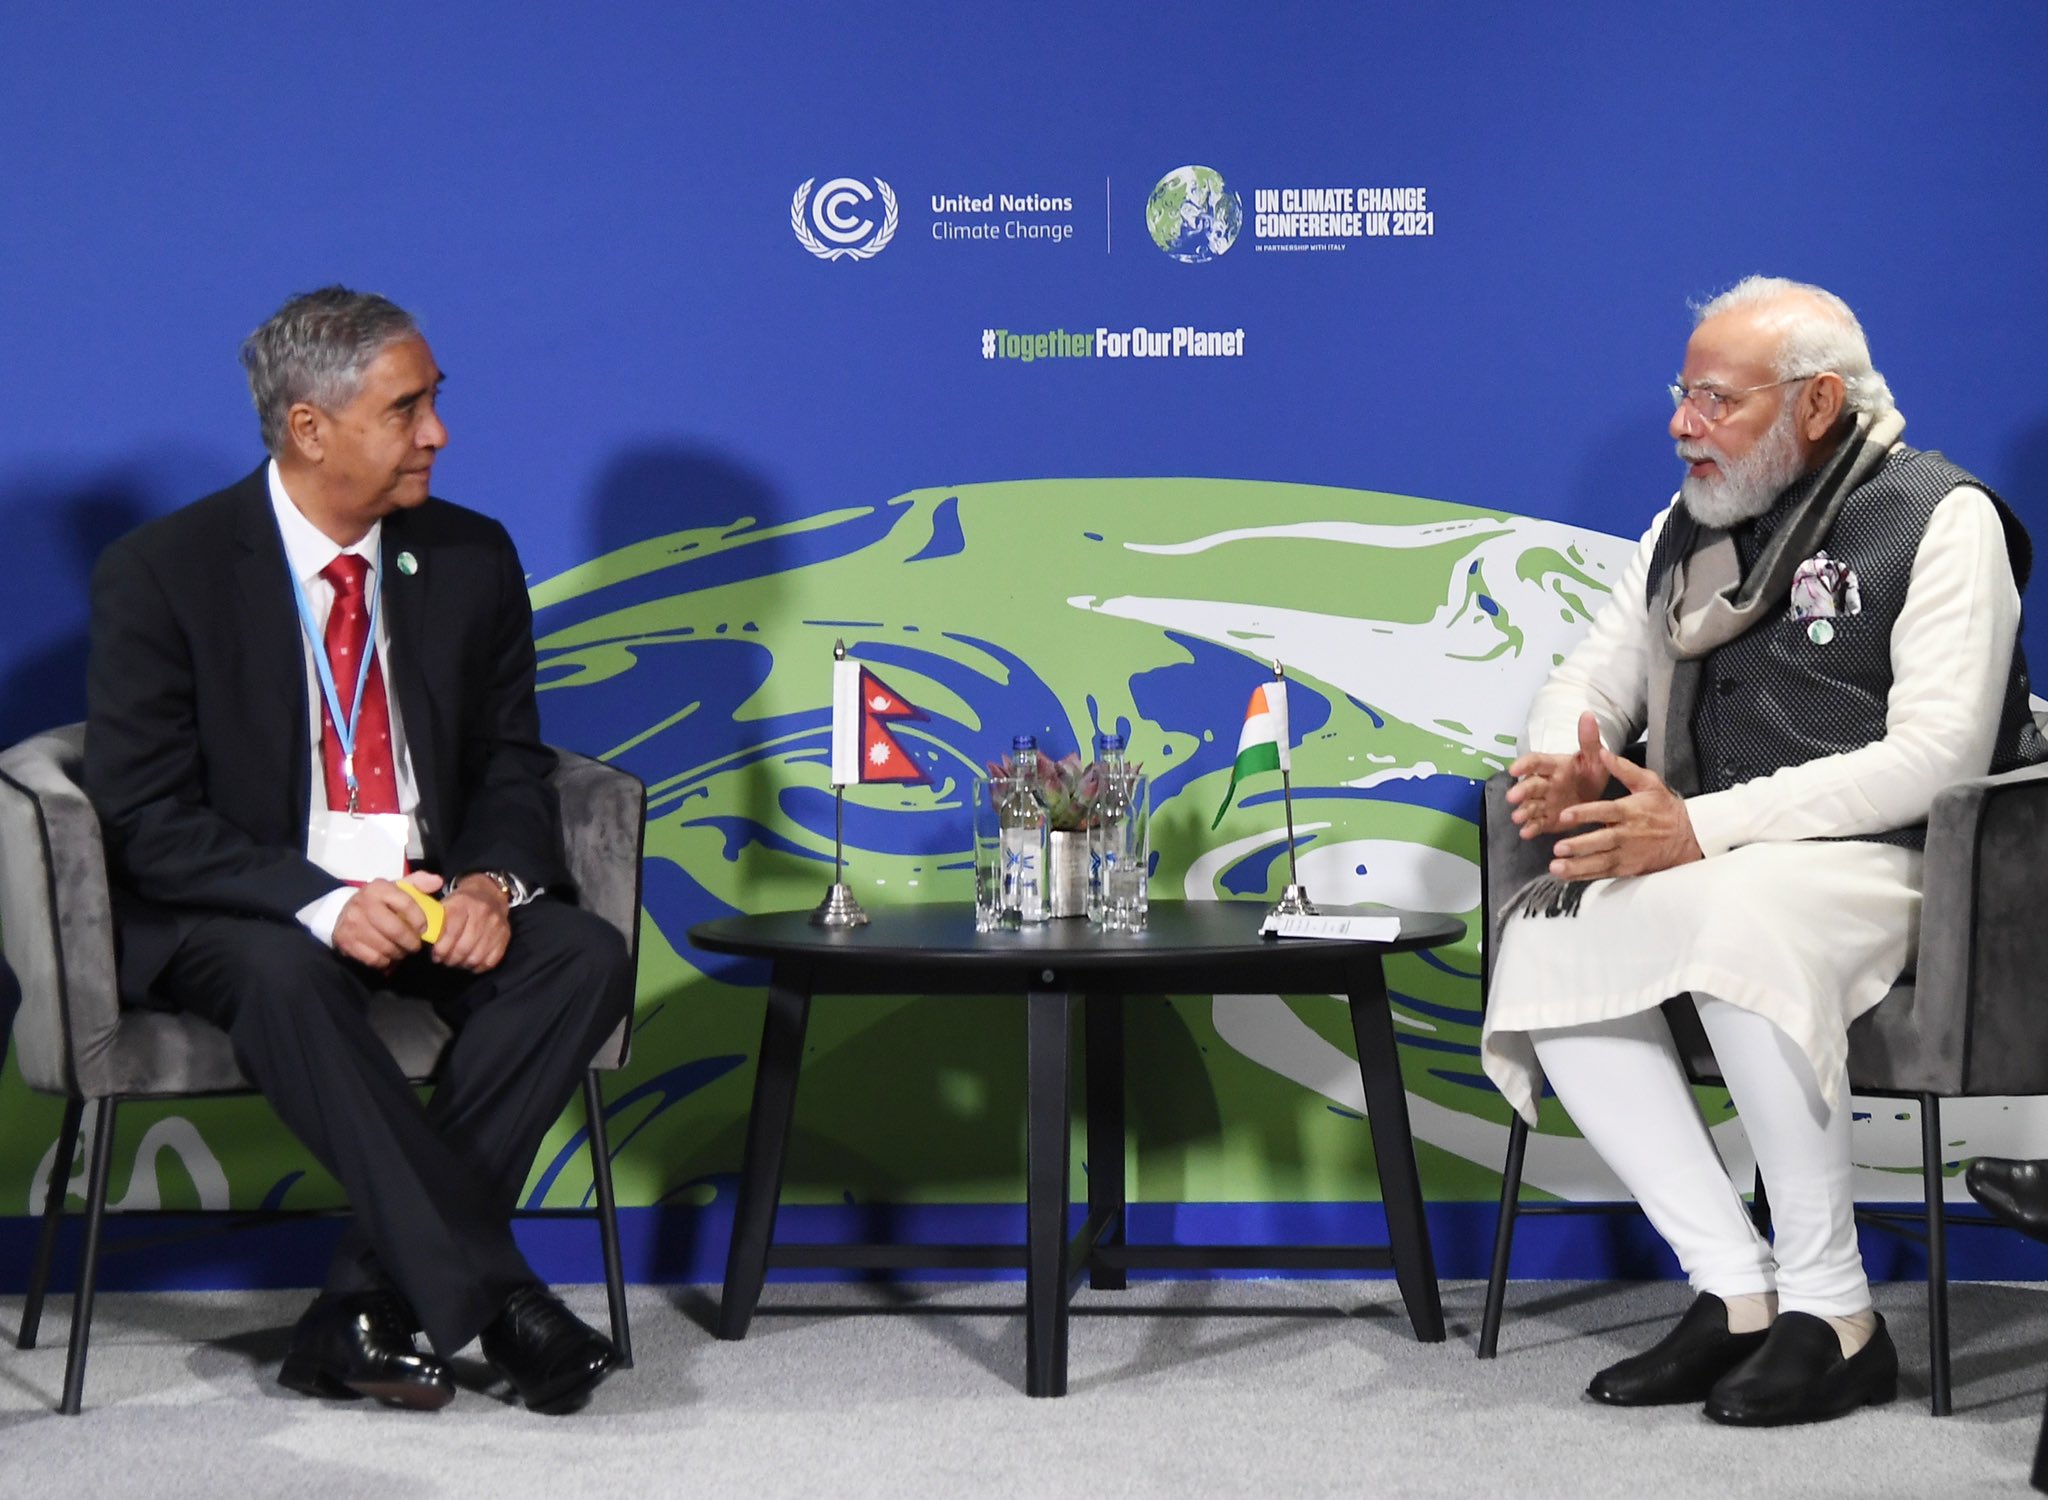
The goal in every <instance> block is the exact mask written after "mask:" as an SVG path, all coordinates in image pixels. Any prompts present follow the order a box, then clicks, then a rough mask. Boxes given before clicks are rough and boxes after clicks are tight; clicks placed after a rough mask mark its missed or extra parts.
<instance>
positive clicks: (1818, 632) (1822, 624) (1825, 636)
mask: <svg viewBox="0 0 2048 1500" xmlns="http://www.w3.org/2000/svg"><path fill="white" fill-rule="evenodd" d="M399 566H400V567H404V566H405V564H404V562H403V561H401V562H400V563H399ZM1806 638H1807V639H1808V640H1809V641H1812V642H1813V643H1814V645H1816V646H1825V645H1826V644H1827V643H1828V642H1829V641H1831V640H1833V639H1834V638H1835V627H1834V626H1833V625H1831V624H1829V623H1828V622H1827V621H1826V620H1815V621H1814V622H1813V623H1812V624H1811V625H1809V626H1807V627H1806Z"/></svg>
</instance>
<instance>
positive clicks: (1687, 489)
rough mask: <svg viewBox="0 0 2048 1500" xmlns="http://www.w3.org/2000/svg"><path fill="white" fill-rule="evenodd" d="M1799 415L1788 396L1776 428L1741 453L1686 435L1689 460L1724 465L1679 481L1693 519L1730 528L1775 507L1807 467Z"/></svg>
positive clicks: (1682, 447) (1681, 449) (1682, 448)
mask: <svg viewBox="0 0 2048 1500" xmlns="http://www.w3.org/2000/svg"><path fill="white" fill-rule="evenodd" d="M1796 418H1797V408H1796V405H1795V403H1793V402H1790V401H1787V402H1786V403H1785V409H1784V410H1783V411H1782V412H1780V413H1779V414H1778V420H1777V421H1775V422H1773V423H1772V424H1771V430H1770V431H1769V432H1766V433H1765V434H1764V435H1763V437H1762V438H1760V439H1758V441H1757V445H1756V446H1755V447H1754V448H1752V449H1750V450H1749V452H1748V453H1746V454H1744V455H1743V456H1742V457H1741V458H1738V459H1733V460H1730V459H1727V458H1724V457H1723V456H1722V454H1721V450H1720V449H1718V448H1716V447H1715V446H1714V445H1713V444H1712V443H1708V442H1689V441H1681V442H1680V443H1679V444H1678V456H1679V457H1680V458H1682V459H1685V460H1686V461H1687V462H1695V461H1697V460H1699V459H1703V458H1710V459H1712V460H1713V461H1714V462H1715V463H1716V464H1718V465H1719V466H1720V472H1719V473H1718V474H1715V475H1713V476H1711V477H1709V478H1704V479H1695V478H1694V477H1693V476H1692V475H1690V474H1688V475H1686V476H1685V479H1684V481H1683V482H1682V483H1680V485H1679V486H1678V496H1679V498H1680V499H1681V500H1683V501H1684V502H1685V508H1686V509H1687V510H1689V511H1691V512H1692V514H1693V519H1694V520H1696V521H1698V522H1699V523H1700V524H1701V525H1702V526H1712V527H1714V528H1716V529H1717V530H1721V531H1726V530H1727V529H1728V528H1729V527H1731V526H1734V525H1737V524H1739V523H1740V522H1743V521H1747V520H1749V519H1750V518H1751V517H1753V516H1760V515H1762V514H1763V513H1764V512H1765V511H1767V510H1769V509H1770V508H1771V504H1772V502H1773V501H1775V500H1776V499H1777V498H1778V496H1779V495H1781V494H1783V493H1784V490H1785V486H1786V485H1788V484H1790V483H1791V482H1792V481H1793V480H1795V479H1797V478H1798V477H1799V475H1800V472H1801V469H1800V458H1799V438H1798V434H1797V433H1796V432H1794V430H1793V424H1794V422H1795V420H1796Z"/></svg>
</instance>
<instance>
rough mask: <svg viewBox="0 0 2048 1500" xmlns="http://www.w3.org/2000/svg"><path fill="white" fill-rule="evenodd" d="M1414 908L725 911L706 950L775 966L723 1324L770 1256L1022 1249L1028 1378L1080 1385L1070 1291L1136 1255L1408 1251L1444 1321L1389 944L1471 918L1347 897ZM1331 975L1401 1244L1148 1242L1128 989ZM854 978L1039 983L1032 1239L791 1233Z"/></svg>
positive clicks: (969, 991) (935, 1257)
mask: <svg viewBox="0 0 2048 1500" xmlns="http://www.w3.org/2000/svg"><path fill="white" fill-rule="evenodd" d="M1343 910H1345V911H1348V912H1352V913H1356V914H1359V915H1374V916H1390V917H1396V918H1398V919H1399V920H1400V923H1401V931H1400V936H1399V937H1397V938H1394V939H1392V940H1391V941H1386V942H1364V941H1327V940H1317V939H1279V938H1266V937H1261V936H1260V935H1259V926H1260V923H1261V922H1262V920H1263V919H1264V916H1265V909H1264V907H1262V906H1259V905H1254V904H1252V903H1249V902H1208V901H1190V902H1178V901H1175V902H1155V903H1153V905H1152V908H1151V913H1150V918H1149V924H1148V926H1147V928H1146V930H1145V931H1144V932H1141V933H1105V932H1099V931H1096V930H1095V929H1093V928H1091V927H1090V926H1089V925H1088V924H1087V923H1086V922H1084V921H1076V920H1072V919H1067V920H1062V921H1052V922H1046V923H1043V924H1041V925H1039V926H1035V927H1028V928H1024V929H1022V930H1019V931H1014V932H976V931H975V930H974V916H973V911H972V909H971V908H970V907H967V906H965V905H933V906H910V907H897V908H885V909H882V910H879V911H875V912H873V913H871V914H870V916H871V920H870V922H869V924H868V925H867V926H865V927H856V928H849V929H841V930H828V929H825V928H820V927H815V926H813V925H811V921H810V914H809V913H808V912H774V913H769V914H765V915H760V916H746V917H726V918H722V919H720V920H718V921H714V922H703V923H699V924H698V925H697V926H695V927H693V928H691V929H690V942H691V943H692V944H693V945H694V946H696V947H698V948H701V949H703V950H705V951H706V952H709V953H725V954H734V955H738V956H742V957H748V958H765V959H767V960H769V961H770V963H771V965H772V972H771V978H770V981H769V986H768V1007H767V1015H766V1018H765V1020H764V1022H763V1024H762V1028H761V1055H760V1059H759V1065H758V1067H757V1070H756V1072H755V1075H754V1099H753V1106H752V1110H751V1112H750V1114H749V1116H748V1121H747V1143H746V1150H745V1156H744V1159H743V1161H742V1163H741V1168H740V1181H739V1191H738V1200H737V1203H736V1205H735V1211H734V1218H733V1237H732V1248H731V1250H730V1252H729V1254H728V1256H727V1259H726V1269H725V1288H724V1295H723V1300H722V1303H721V1306H720V1311H719V1325H718V1332H719V1336H720V1337H721V1338H728V1339H737V1338H743V1337H745V1335H746V1331H747V1327H748V1324H749V1323H750V1322H751V1321H752V1319H753V1315H754V1308H755V1306H756V1304H757V1303H758V1302H759V1300H760V1296H761V1288H762V1284H763V1283H764V1281H765V1280H766V1277H767V1272H768V1268H769V1266H771V1265H781V1266H845V1267H862V1268H902V1267H912V1266H922V1267H930V1266H1001V1265H1008V1266H1015V1265H1018V1264H1019V1263H1020V1262H1021V1264H1022V1265H1023V1266H1024V1288H1025V1290H1024V1302H1025V1315H1026V1335H1025V1367H1026V1368H1025V1390H1026V1391H1027V1392H1028V1393H1029V1394H1031V1395H1034V1396H1058V1395H1063V1394H1065V1392H1066V1386H1067V1303H1068V1299H1069V1297H1070V1295H1071V1292H1072V1288H1073V1285H1074V1282H1075V1281H1076V1280H1077V1279H1078V1277H1079V1276H1080V1275H1082V1274H1084V1273H1085V1274H1086V1275H1087V1276H1088V1277H1089V1278H1090V1284H1091V1285H1092V1286H1095V1287H1098V1288H1108V1289H1112V1290H1114V1289H1117V1288H1121V1287H1122V1286H1123V1285H1124V1282H1125V1273H1126V1272H1127V1271H1128V1270H1131V1269H1133V1268H1144V1269H1173V1270H1203V1269H1231V1268H1272V1269H1317V1270H1349V1269H1359V1270H1366V1269H1383V1268H1385V1267H1387V1266H1389V1265H1391V1266H1392V1268H1393V1271H1394V1276H1395V1279H1396V1280H1397V1282H1398V1283H1399V1285H1400V1288H1401V1299H1402V1302H1403V1303H1404V1304H1405V1306H1406V1308H1407V1311H1408V1318H1409V1322H1410V1323H1411V1324H1412V1325H1413V1327H1414V1329H1415V1336H1416V1337H1417V1338H1418V1339H1421V1340H1424V1341H1436V1340H1441V1339H1442V1338H1443V1336H1444V1319H1443V1307H1442V1304H1441V1302H1440V1301H1439V1299H1438V1295H1437V1284H1436V1269H1435V1260H1434V1258H1433V1256H1432V1255H1431V1253H1430V1247H1429V1229H1428V1225H1427V1223H1426V1222H1425V1220H1424V1218H1423V1211H1422V1191H1421V1186H1420V1183H1419V1181H1418V1180H1417V1177H1416V1171H1415V1149H1414V1143H1413V1140H1412V1139H1411V1137H1410V1135H1409V1127H1408V1096H1407V1092H1406V1090H1405V1088H1404V1087H1403V1085H1402V1082H1401V1068H1400V1060H1399V1058H1398V1056H1397V1054H1396V1052H1395V1043H1394V1026H1393V1017H1392V1014H1391V1013H1390V1012H1389V1010H1388V1008H1387V988H1386V979H1385V976H1384V974H1383V973H1382V970H1381V960H1382V959H1383V958H1384V957H1385V956H1386V955H1387V954H1389V953H1405V952H1410V951H1413V950H1415V949H1419V948H1435V947H1440V946H1442V945H1443V944H1446V943H1452V942H1456V941H1457V940H1458V939H1459V938H1461V937H1463V936H1464V934H1465V924H1464V923H1463V922H1462V921H1460V920H1459V919H1458V918H1456V917H1450V916H1444V915H1441V914H1439V913H1435V912H1412V911H1397V910H1395V909H1393V908H1390V907H1370V908H1368V907H1354V908H1345V909H1343ZM1304 991H1308V992H1313V991H1323V992H1326V993H1330V994H1338V995H1344V996H1346V997H1348V999H1349V1001H1350V1007H1351V1029H1352V1036H1353V1038H1354V1040H1355V1041H1356V1043H1357V1046H1358V1071H1359V1077H1360V1080H1361V1081H1362V1082H1363V1083H1364V1085H1365V1098H1366V1107H1367V1110H1368V1113H1369V1116H1370V1118H1371V1121H1372V1145H1373V1154H1374V1157H1375V1160H1376V1163H1377V1166H1378V1170H1379V1180H1380V1194H1381V1199H1382V1201H1383V1204H1384V1207H1385V1210H1386V1217H1387V1239H1388V1243H1387V1244H1386V1245H1370V1246H1350V1245H1344V1246H1331V1245H1325V1246H1306V1245H1303V1246H1251V1247H1248V1246H1224V1245H1133V1244H1129V1243H1127V1241H1126V1239H1125V1235H1124V1149H1125V1142H1124V1107H1123V1106H1124V1073H1123V1051H1124V1046H1123V1038H1124V1027H1123V1003H1124V997H1125V996H1127V995H1132V994H1138V995H1151V994H1186V993H1203V994H1245V993H1267V992H1286V993H1300V992H1304ZM818 994H843V995H902V994H930V995H959V996H977V995H1024V996H1026V997H1027V999H1028V1004H1027V1005H1026V1007H1025V1067H1026V1092H1025V1097H1026V1104H1025V1112H1026V1116H1027V1118H1026V1121H1025V1143H1026V1144H1025V1160H1026V1166H1025V1182H1026V1190H1025V1191H1026V1209H1025V1244H1024V1246H1023V1247H1022V1249H1021V1250H1020V1249H1019V1248H1018V1247H1017V1246H1014V1245H1010V1246H998V1245H975V1246H929V1245H922V1246H920V1245H787V1244H785V1245H777V1244H775V1243H773V1240H774V1232H775V1209H776V1200H777V1198H778V1197H779V1196H780V1193H781V1189H782V1170H783V1156H784V1153H785V1151H786V1149H787V1147H788V1142H789V1130H790V1121H791V1118H792V1116H793V1114H794V1112H795V1107H796V1087H797V1074H798V1070H799V1068H800V1066H801V1063H802V1058H803V1046H804V1030H805V1026H806V1024H807V1023H808V1021H809V1017H810V1006H811V998H812V996H813V995H818ZM1084 997H1085V999H1086V1002H1087V1003H1086V1005H1085V1007H1084V1016H1085V1030H1086V1035H1085V1045H1086V1048H1087V1069H1086V1072H1087V1079H1088V1100H1087V1111H1086V1117H1087V1132H1088V1134H1087V1140H1088V1160H1089V1163H1090V1168H1089V1172H1088V1216H1087V1220H1086V1222H1085V1224H1084V1226H1083V1227H1082V1229H1081V1231H1080V1233H1079V1234H1077V1235H1076V1236H1074V1238H1073V1239H1072V1240H1071V1241H1069V1239H1068V1238H1067V1234H1066V1223H1067V1208H1068V1203H1069V1196H1068V1193H1069V1183H1068V1170H1067V1165H1068V1158H1069V1152H1070V1148H1071V1142H1070V1139H1069V1132H1070V1128H1071V1115H1070V1111H1069V1108H1068V1091H1069V1087H1070V1085H1071V1081H1072V1080H1071V1077H1070V1071H1071V1063H1070V1051H1071V1040H1072V1030H1073V1018H1074V1003H1075V1001H1076V1000H1078V999H1082V998H1084Z"/></svg>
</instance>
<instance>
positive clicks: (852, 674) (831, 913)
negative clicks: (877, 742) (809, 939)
mask: <svg viewBox="0 0 2048 1500" xmlns="http://www.w3.org/2000/svg"><path fill="white" fill-rule="evenodd" d="M859 673H860V668H859V665H858V664H857V663H854V662H851V661H848V660H847V659H846V642H845V641H834V642H833V643H832V733H833V737H834V739H835V741H836V740H837V738H838V737H839V734H840V722H841V719H842V716H843V715H844V714H845V711H846V710H845V707H844V705H842V702H841V700H842V699H843V698H845V697H847V696H848V692H847V689H850V690H851V696H852V698H853V700H854V704H855V705H857V704H858V702H859V694H860V676H859ZM840 760H841V757H840V756H839V755H838V754H837V752H836V749H835V753H834V756H833V775H832V885H831V888H830V889H829V890H827V891H826V892H825V899H824V900H822V901H820V902H819V903H818V906H817V909H816V910H815V911H813V912H812V913H811V925H812V926H813V927H865V926H867V925H868V914H867V913H866V912H865V911H863V910H862V909H861V904H860V902H859V901H858V900H857V899H855V897H854V894H853V890H852V888H851V887H850V886H848V885H847V883H846V783H845V782H844V781H841V780H840V779H839V777H840V772H841V770H842V769H843V767H842V766H841V764H840ZM856 774H857V773H856Z"/></svg>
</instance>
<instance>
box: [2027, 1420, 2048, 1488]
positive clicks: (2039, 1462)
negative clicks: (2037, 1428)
mask: <svg viewBox="0 0 2048 1500" xmlns="http://www.w3.org/2000/svg"><path fill="white" fill-rule="evenodd" d="M2028 1477H2029V1479H2030V1480H2031V1481H2032V1483H2033V1486H2034V1488H2035V1489H2037V1490H2040V1491H2041V1492H2042V1493H2044V1494H2048V1411H2044V1412H2042V1414H2041V1435H2040V1437H2038V1438H2036V1439H2035V1440H2034V1472H2033V1473H2032V1474H2031V1475H2029V1476H2028Z"/></svg>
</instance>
